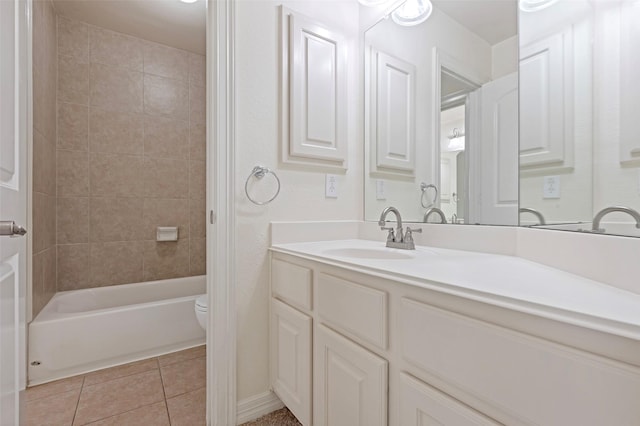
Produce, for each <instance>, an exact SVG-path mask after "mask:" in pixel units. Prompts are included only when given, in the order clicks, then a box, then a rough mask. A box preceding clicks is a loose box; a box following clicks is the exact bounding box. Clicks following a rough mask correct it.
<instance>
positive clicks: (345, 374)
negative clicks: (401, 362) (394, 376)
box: [313, 325, 388, 426]
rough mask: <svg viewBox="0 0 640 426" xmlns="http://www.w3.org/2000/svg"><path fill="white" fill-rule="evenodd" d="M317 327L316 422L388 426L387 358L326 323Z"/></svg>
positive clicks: (323, 424)
mask: <svg viewBox="0 0 640 426" xmlns="http://www.w3.org/2000/svg"><path fill="white" fill-rule="evenodd" d="M315 330H316V332H315V343H314V378H313V386H314V391H313V398H314V409H313V420H314V422H313V424H314V425H315V426H328V425H349V426H385V425H386V424H387V410H388V406H387V401H388V396H387V395H388V362H387V361H386V360H384V359H382V358H380V357H378V356H377V355H374V354H373V353H371V352H369V351H368V350H366V349H364V348H363V347H361V346H358V345H357V344H355V343H353V342H352V341H350V340H348V339H346V338H345V337H342V336H341V335H339V334H338V333H335V332H334V331H332V330H330V329H329V328H327V327H325V326H323V325H318V326H317V327H316V329H315Z"/></svg>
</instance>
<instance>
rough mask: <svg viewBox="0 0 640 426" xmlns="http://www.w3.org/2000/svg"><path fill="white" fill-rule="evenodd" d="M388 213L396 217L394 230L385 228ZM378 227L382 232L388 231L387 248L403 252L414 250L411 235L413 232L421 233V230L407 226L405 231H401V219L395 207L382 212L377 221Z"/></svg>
mask: <svg viewBox="0 0 640 426" xmlns="http://www.w3.org/2000/svg"><path fill="white" fill-rule="evenodd" d="M389 213H393V214H394V215H395V216H396V228H395V229H394V228H393V227H386V226H385V225H386V224H387V222H386V221H387V215H388V214H389ZM378 225H380V229H382V230H383V231H389V233H388V234H387V247H391V248H399V249H404V250H415V248H416V246H415V243H414V242H413V233H414V232H422V229H421V228H417V229H411V228H409V227H408V226H407V229H406V231H404V233H403V231H402V217H401V216H400V212H399V211H398V209H396V208H395V207H391V206H390V207H387V208H385V209H384V210H382V213H381V214H380V220H378Z"/></svg>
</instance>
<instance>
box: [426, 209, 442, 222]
mask: <svg viewBox="0 0 640 426" xmlns="http://www.w3.org/2000/svg"><path fill="white" fill-rule="evenodd" d="M433 213H436V214H437V215H438V216H440V223H447V218H446V217H445V215H444V212H443V211H442V210H440V209H439V208H437V207H431V208H430V209H428V210H427V211H426V212H424V218H423V219H422V221H423V222H424V223H427V222H428V221H429V216H431V215H432V214H433Z"/></svg>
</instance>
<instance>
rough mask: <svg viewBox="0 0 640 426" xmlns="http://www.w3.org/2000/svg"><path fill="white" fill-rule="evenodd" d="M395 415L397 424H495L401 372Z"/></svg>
mask: <svg viewBox="0 0 640 426" xmlns="http://www.w3.org/2000/svg"><path fill="white" fill-rule="evenodd" d="M399 415H400V421H399V423H398V424H399V425H425V426H427V425H447V426H477V425H482V426H498V425H499V423H496V422H494V421H493V420H491V419H489V418H488V417H485V416H483V415H482V414H480V413H478V412H477V411H475V410H473V409H471V408H469V407H467V406H466V405H464V404H461V403H460V402H458V401H457V400H456V399H453V398H451V397H450V396H448V395H446V394H444V393H442V392H440V391H439V390H437V389H435V388H433V387H431V386H429V385H427V384H426V383H423V382H421V381H419V380H417V379H415V378H413V377H411V376H409V375H407V374H404V373H400V409H399Z"/></svg>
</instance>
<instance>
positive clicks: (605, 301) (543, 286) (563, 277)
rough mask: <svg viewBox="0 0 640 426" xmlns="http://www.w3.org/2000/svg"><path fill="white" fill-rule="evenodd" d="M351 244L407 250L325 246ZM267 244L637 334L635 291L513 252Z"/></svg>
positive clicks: (639, 308) (639, 299) (639, 303)
mask: <svg viewBox="0 0 640 426" xmlns="http://www.w3.org/2000/svg"><path fill="white" fill-rule="evenodd" d="M350 248H355V249H380V250H386V251H389V252H396V253H398V252H399V253H401V254H404V255H407V254H408V255H410V256H411V258H409V259H367V258H353V257H345V256H340V255H335V254H332V253H330V251H331V250H340V249H350ZM271 250H272V251H274V252H279V253H285V254H291V255H296V256H302V257H305V258H309V259H311V260H318V261H322V262H325V263H329V264H332V265H335V266H340V267H344V268H347V269H351V270H355V271H358V272H364V273H369V274H374V275H379V276H383V277H384V278H387V279H394V280H397V281H401V282H403V283H407V284H411V285H417V286H420V287H425V288H429V289H432V290H436V291H442V292H445V293H449V294H455V295H458V296H461V297H465V298H469V299H473V300H478V301H482V302H484V303H490V304H493V305H497V306H502V307H506V308H509V309H514V310H517V311H521V312H526V313H530V314H534V315H538V316H542V317H546V318H550V319H554V320H560V321H563V322H567V323H571V324H574V325H579V326H583V327H587V328H591V329H595V330H598V331H603V332H606V333H612V334H616V335H619V336H623V337H627V338H631V339H634V340H640V295H638V294H635V293H632V292H629V291H626V290H622V289H619V288H616V287H613V286H610V285H607V284H603V283H600V282H597V281H593V280H590V279H587V278H583V277H580V276H578V275H574V274H570V273H568V272H564V271H560V270H558V269H554V268H551V267H548V266H545V265H541V264H539V263H535V262H531V261H528V260H525V259H521V258H518V257H514V256H503V255H496V254H486V253H478V252H470V251H460V250H449V249H441V248H434V247H425V246H416V250H399V249H390V248H385V243H384V242H377V241H368V240H336V241H321V242H307V243H290V244H275V245H273V246H272V247H271Z"/></svg>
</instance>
